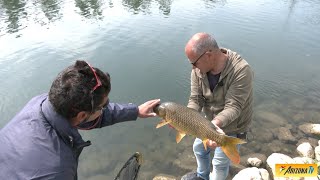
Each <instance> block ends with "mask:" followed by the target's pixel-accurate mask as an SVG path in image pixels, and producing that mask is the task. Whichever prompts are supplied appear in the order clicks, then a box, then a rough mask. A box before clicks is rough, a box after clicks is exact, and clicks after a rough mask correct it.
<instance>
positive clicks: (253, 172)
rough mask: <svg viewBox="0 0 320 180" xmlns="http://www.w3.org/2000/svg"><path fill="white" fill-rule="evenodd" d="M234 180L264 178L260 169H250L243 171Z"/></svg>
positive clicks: (259, 179) (257, 179) (258, 179)
mask: <svg viewBox="0 0 320 180" xmlns="http://www.w3.org/2000/svg"><path fill="white" fill-rule="evenodd" d="M232 180H262V177H261V175H260V171H259V169H258V168H256V167H250V168H245V169H243V170H241V171H240V172H239V173H238V174H236V175H235V176H234V178H233V179H232Z"/></svg>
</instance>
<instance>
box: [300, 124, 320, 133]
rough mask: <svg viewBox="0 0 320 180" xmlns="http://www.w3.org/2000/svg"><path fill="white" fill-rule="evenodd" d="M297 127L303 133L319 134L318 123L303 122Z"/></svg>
mask: <svg viewBox="0 0 320 180" xmlns="http://www.w3.org/2000/svg"><path fill="white" fill-rule="evenodd" d="M299 129H300V130H301V131H303V132H304V133H305V134H317V135H320V124H311V123H305V124H302V125H300V126H299Z"/></svg>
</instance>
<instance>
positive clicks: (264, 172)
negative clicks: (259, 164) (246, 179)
mask: <svg viewBox="0 0 320 180" xmlns="http://www.w3.org/2000/svg"><path fill="white" fill-rule="evenodd" d="M259 172H260V175H261V178H262V180H269V179H270V176H269V172H268V171H267V170H266V169H263V168H259Z"/></svg>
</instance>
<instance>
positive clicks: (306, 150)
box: [297, 143, 314, 158]
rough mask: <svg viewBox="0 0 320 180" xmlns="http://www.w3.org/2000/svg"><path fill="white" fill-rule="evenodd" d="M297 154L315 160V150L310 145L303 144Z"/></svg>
mask: <svg viewBox="0 0 320 180" xmlns="http://www.w3.org/2000/svg"><path fill="white" fill-rule="evenodd" d="M297 152H298V154H299V155H301V156H302V157H309V158H314V150H313V148H312V146H311V145H310V143H302V144H300V145H299V146H298V147H297Z"/></svg>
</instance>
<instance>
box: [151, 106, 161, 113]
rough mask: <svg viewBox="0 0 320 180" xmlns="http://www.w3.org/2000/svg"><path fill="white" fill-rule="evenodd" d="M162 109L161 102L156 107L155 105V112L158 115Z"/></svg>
mask: <svg viewBox="0 0 320 180" xmlns="http://www.w3.org/2000/svg"><path fill="white" fill-rule="evenodd" d="M159 110H160V104H157V105H156V106H155V107H153V112H155V113H156V114H157V115H159Z"/></svg>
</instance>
